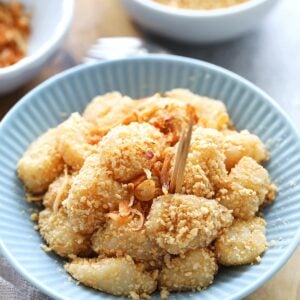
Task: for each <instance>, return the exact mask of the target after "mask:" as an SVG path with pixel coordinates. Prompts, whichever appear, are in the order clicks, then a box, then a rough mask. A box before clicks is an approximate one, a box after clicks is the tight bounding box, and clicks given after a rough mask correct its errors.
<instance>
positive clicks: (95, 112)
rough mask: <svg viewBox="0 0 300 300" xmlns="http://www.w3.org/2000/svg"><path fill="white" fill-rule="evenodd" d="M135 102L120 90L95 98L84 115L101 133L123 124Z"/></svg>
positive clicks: (103, 133)
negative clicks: (119, 91)
mask: <svg viewBox="0 0 300 300" xmlns="http://www.w3.org/2000/svg"><path fill="white" fill-rule="evenodd" d="M134 107H135V102H134V101H133V100H132V99H130V98H129V97H126V96H124V97H123V96H122V95H121V94H120V93H118V92H112V93H107V94H105V95H102V96H97V97H96V98H94V99H93V100H92V101H91V102H90V103H89V104H88V105H87V107H86V108H85V110H84V113H83V117H84V118H85V119H87V120H88V121H90V122H92V123H94V124H95V125H96V126H97V127H98V129H99V131H100V134H101V135H105V134H106V133H107V132H108V131H109V130H111V129H112V128H113V127H116V126H117V125H120V124H122V123H123V122H124V121H125V120H126V119H127V118H128V116H129V115H130V114H131V113H132V112H133V109H134Z"/></svg>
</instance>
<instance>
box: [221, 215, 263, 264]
mask: <svg viewBox="0 0 300 300" xmlns="http://www.w3.org/2000/svg"><path fill="white" fill-rule="evenodd" d="M265 227H266V222H265V220H264V219H262V218H257V217H255V218H253V219H251V220H248V221H243V220H235V221H234V223H233V224H232V226H231V227H229V228H226V229H225V230H224V233H223V234H222V235H221V236H220V237H218V238H217V240H216V243H215V253H216V256H217V260H218V262H219V263H220V264H222V265H225V266H236V265H245V264H251V263H254V262H259V261H260V258H259V256H260V255H261V254H262V253H263V252H265V251H266V250H267V243H266V236H265V229H266V228H265Z"/></svg>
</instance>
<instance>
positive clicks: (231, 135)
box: [224, 130, 268, 170]
mask: <svg viewBox="0 0 300 300" xmlns="http://www.w3.org/2000/svg"><path fill="white" fill-rule="evenodd" d="M224 151H225V156H226V161H225V163H226V167H227V169H228V170H230V169H231V168H232V167H234V166H235V165H236V164H237V163H238V162H239V160H240V159H241V158H242V157H243V156H249V157H252V158H253V159H254V160H256V161H257V162H258V163H261V162H262V161H264V160H266V159H268V151H267V149H266V147H265V145H264V144H263V143H262V141H261V140H260V139H259V137H258V136H256V135H254V134H251V133H249V131H248V130H242V131H241V132H237V131H233V130H228V131H224Z"/></svg>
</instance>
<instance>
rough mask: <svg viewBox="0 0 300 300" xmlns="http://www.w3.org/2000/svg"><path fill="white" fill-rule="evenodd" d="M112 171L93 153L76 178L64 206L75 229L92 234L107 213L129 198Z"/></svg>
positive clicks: (103, 220)
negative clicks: (113, 176) (112, 175)
mask: <svg viewBox="0 0 300 300" xmlns="http://www.w3.org/2000/svg"><path fill="white" fill-rule="evenodd" d="M111 172H112V171H111V170H108V169H107V168H105V167H104V166H103V165H102V164H101V156H100V155H99V154H93V155H91V156H89V157H88V158H87V159H86V160H85V162H84V165H83V166H82V168H81V169H80V171H79V173H78V175H77V176H75V177H74V178H73V183H72V187H71V190H70V192H69V196H68V198H67V199H66V200H65V201H64V203H63V205H64V207H65V208H66V210H67V213H68V216H69V219H70V222H71V224H72V226H73V229H74V230H75V231H78V232H82V233H92V232H93V231H94V230H95V229H97V228H99V227H100V226H101V225H102V224H103V223H104V222H105V213H107V212H108V211H110V210H113V209H116V208H117V207H118V203H119V201H120V200H121V199H124V198H126V190H124V188H123V187H122V185H121V184H120V183H118V182H117V181H114V180H113V179H112V177H111V176H110V174H111Z"/></svg>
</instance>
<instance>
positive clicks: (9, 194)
mask: <svg viewBox="0 0 300 300" xmlns="http://www.w3.org/2000/svg"><path fill="white" fill-rule="evenodd" d="M175 87H182V88H188V89H191V90H193V91H194V92H196V93H199V94H201V95H206V96H208V97H212V98H217V99H221V100H222V101H224V103H225V104H226V106H227V108H228V111H229V113H230V116H231V118H232V120H233V122H234V124H235V125H236V127H237V128H238V129H244V128H247V129H249V130H250V131H251V132H253V133H255V134H257V135H258V136H259V137H260V138H261V139H262V140H263V141H264V142H265V143H266V144H267V145H268V146H269V149H270V154H271V160H270V161H269V162H268V163H267V165H266V167H267V169H268V170H269V172H270V174H271V177H272V179H273V180H274V181H275V183H276V184H277V185H278V186H279V194H278V197H277V200H276V202H275V204H274V205H272V206H270V207H268V208H267V209H265V218H266V220H267V222H268V225H267V238H268V240H269V241H271V240H275V241H276V242H277V243H276V245H275V246H274V247H270V249H269V250H268V251H267V252H266V254H265V255H264V256H263V259H262V262H261V263H260V264H258V265H253V266H245V267H235V268H227V269H221V271H220V272H219V274H218V275H217V276H216V280H215V282H214V283H213V285H212V286H210V287H209V288H208V289H207V290H205V291H203V292H197V293H178V294H173V295H172V296H171V299H186V298H187V296H188V297H189V298H188V299H199V297H201V299H202V300H205V299H209V300H214V299H240V298H242V297H245V296H246V295H248V294H249V293H251V292H253V291H254V290H255V289H256V288H258V287H259V286H261V285H262V284H263V283H264V282H265V281H266V280H268V279H269V278H270V277H271V276H272V275H274V274H275V273H276V272H277V271H278V270H279V269H280V267H282V266H283V264H284V263H285V262H286V261H287V260H288V258H289V257H290V256H291V254H292V253H293V251H294V250H295V249H296V247H297V246H298V244H299V241H300V142H299V135H298V133H297V131H296V129H295V128H294V127H293V125H292V124H291V122H290V121H289V119H288V117H287V116H286V114H285V113H284V112H283V111H282V110H281V109H280V108H279V107H278V106H277V104H276V103H274V101H273V100H272V99H270V97H269V96H268V95H266V94H265V93H264V92H262V91H261V90H260V89H258V88H257V87H255V86H254V85H252V84H251V83H249V82H248V81H246V80H244V79H243V78H241V77H239V76H237V75H235V74H233V73H231V72H229V71H226V70H224V69H222V68H219V67H217V66H214V65H211V64H208V63H204V62H201V61H197V60H193V59H187V58H181V57H174V56H149V57H144V58H131V59H126V60H118V61H111V62H104V63H99V64H97V65H92V66H79V67H77V68H74V69H71V70H69V71H66V72H64V73H62V74H59V75H57V76H55V77H53V78H51V79H49V80H47V81H46V82H45V83H43V84H41V85H40V86H39V87H37V88H35V89H34V90H33V91H31V92H30V93H29V94H27V95H26V96H25V97H24V98H23V99H22V100H21V101H20V102H19V103H18V104H17V105H16V106H15V107H14V108H13V109H12V110H11V111H10V112H9V113H8V114H7V116H6V117H5V118H4V120H3V121H2V123H1V125H0V140H1V144H0V147H1V148H0V242H1V248H2V253H3V254H4V255H5V256H6V258H7V259H8V260H9V261H10V262H11V264H12V265H13V266H14V267H15V268H16V270H17V271H18V272H20V273H21V274H22V275H23V276H24V277H25V278H26V279H27V280H29V281H30V282H31V283H32V284H33V285H35V286H36V287H38V288H39V289H40V290H42V291H43V292H44V293H46V294H48V295H49V296H51V297H53V298H56V299H73V300H75V299H89V300H92V299H115V298H116V297H113V296H110V295H106V294H104V293H100V292H97V291H94V290H92V289H89V288H86V287H83V286H82V285H76V284H75V281H74V280H71V279H70V278H69V276H68V275H67V274H66V273H65V272H64V270H63V264H62V260H61V259H60V258H58V257H57V256H55V255H53V254H46V253H45V252H44V251H42V250H41V248H40V243H42V240H41V238H40V236H39V234H38V233H37V232H36V231H35V230H34V229H33V225H34V224H33V222H32V221H30V219H29V215H30V211H29V205H28V204H27V203H26V202H25V201H24V191H23V188H22V185H21V184H20V182H19V180H18V178H17V174H16V164H17V162H18V160H19V159H20V157H21V156H22V154H23V152H24V151H25V149H26V148H27V147H28V145H29V144H30V143H31V142H32V141H33V140H34V139H36V138H37V137H38V136H39V135H40V134H41V133H42V132H44V131H45V130H47V129H48V128H50V127H53V126H56V125H57V124H58V123H60V122H61V121H62V113H67V114H70V113H71V112H74V111H82V110H83V108H84V106H85V105H86V104H87V103H88V102H89V100H90V99H91V98H93V97H94V96H96V95H98V94H103V93H106V92H108V91H113V90H116V91H120V92H121V93H123V94H127V95H129V96H131V97H133V98H139V97H145V96H148V95H151V94H153V93H155V92H163V91H166V90H169V89H172V88H175ZM157 299H158V296H157Z"/></svg>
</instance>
